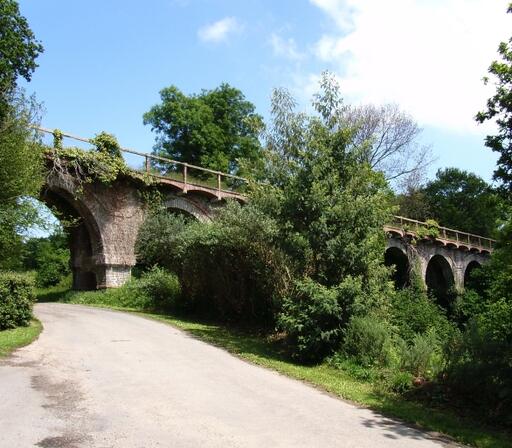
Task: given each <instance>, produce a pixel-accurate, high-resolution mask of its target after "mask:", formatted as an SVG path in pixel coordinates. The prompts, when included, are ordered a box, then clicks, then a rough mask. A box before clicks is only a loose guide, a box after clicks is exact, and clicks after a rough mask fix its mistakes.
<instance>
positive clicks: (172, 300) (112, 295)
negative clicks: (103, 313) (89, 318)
mask: <svg viewBox="0 0 512 448" xmlns="http://www.w3.org/2000/svg"><path fill="white" fill-rule="evenodd" d="M180 294H181V293H180V286H179V282H178V279H177V278H176V276H175V275H174V274H171V273H169V272H167V271H165V270H163V269H160V268H154V269H151V270H150V271H148V272H145V273H143V274H142V275H141V277H140V278H137V279H136V278H132V279H131V280H130V281H128V282H127V283H125V284H124V285H123V286H121V287H120V288H115V289H106V290H103V291H70V292H68V293H67V294H65V295H64V296H63V297H61V301H63V302H72V303H80V304H84V305H88V304H94V305H105V306H111V307H119V308H130V309H135V310H148V311H169V310H175V309H176V308H178V307H179V301H180Z"/></svg>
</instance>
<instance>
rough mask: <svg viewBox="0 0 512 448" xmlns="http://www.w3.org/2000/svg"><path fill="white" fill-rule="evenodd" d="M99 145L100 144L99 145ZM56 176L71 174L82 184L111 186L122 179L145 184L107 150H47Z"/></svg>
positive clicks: (140, 176) (122, 161)
mask: <svg viewBox="0 0 512 448" xmlns="http://www.w3.org/2000/svg"><path fill="white" fill-rule="evenodd" d="M98 145H99V144H98ZM46 153H47V155H48V156H50V157H51V159H52V163H53V169H54V172H55V173H56V174H62V175H65V174H67V173H70V174H72V175H73V177H74V178H75V179H76V180H77V181H78V182H80V183H82V184H84V183H92V182H94V181H99V182H102V183H104V184H107V185H108V184H111V183H112V182H114V181H115V180H116V179H118V178H120V177H128V178H133V179H136V180H139V181H142V182H144V181H145V180H146V179H145V177H144V176H143V175H142V174H140V173H137V172H136V171H133V170H131V169H130V168H129V167H128V166H127V165H126V163H125V162H124V160H123V158H122V157H118V156H116V155H112V154H110V152H108V151H107V150H106V149H105V150H98V151H84V150H82V149H80V148H61V149H58V148H46Z"/></svg>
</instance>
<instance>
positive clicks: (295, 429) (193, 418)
mask: <svg viewBox="0 0 512 448" xmlns="http://www.w3.org/2000/svg"><path fill="white" fill-rule="evenodd" d="M36 315H37V316H38V318H39V319H40V320H41V321H42V322H43V325H44V331H43V333H42V334H41V336H40V338H39V339H38V340H37V341H36V342H34V343H33V344H32V345H30V346H28V347H25V348H23V349H20V350H18V351H17V352H15V354H14V355H13V356H11V357H10V358H9V359H7V360H5V361H2V362H1V363H0V447H2V448H4V447H5V448H16V447H20V448H27V447H31V446H37V447H43V448H64V447H65V448H82V447H94V448H107V447H116V448H117V447H119V448H132V447H137V448H152V447H166V448H167V447H172V448H181V447H191V448H210V447H219V448H220V447H222V448H229V447H258V448H261V447H294V448H298V447H308V448H312V447H322V448H326V447H357V448H363V447H371V448H377V447H393V448H400V447H404V448H405V447H407V448H416V447H417V448H429V447H436V446H437V447H439V446H445V444H444V443H442V442H441V441H439V440H437V439H435V438H434V437H432V436H430V435H427V434H424V433H421V432H419V431H417V430H415V429H411V428H409V427H407V426H404V425H402V424H400V423H397V422H395V421H392V420H390V419H387V418H384V417H382V416H380V415H378V414H376V413H373V412H371V411H369V410H367V409H360V408H358V407H356V406H353V405H351V404H348V403H346V402H344V401H342V400H338V399H335V398H333V397H331V396H329V395H327V394H325V393H322V392H320V391H318V390H316V389H314V388H312V387H309V386H307V385H305V384H303V383H301V382H299V381H294V380H291V379H289V378H286V377H284V376H281V375H279V374H277V373H274V372H272V371H269V370H266V369H263V368H260V367H256V366H253V365H251V364H249V363H246V362H244V361H241V360H239V359H237V358H236V357H233V356H231V355H229V354H228V353H226V352H225V351H223V350H221V349H218V348H215V347H212V346H210V345H208V344H205V343H203V342H200V341H198V340H196V339H194V338H192V337H191V336H188V335H186V334H185V333H183V332H181V331H179V330H177V329H174V328H173V327H170V326H168V325H165V324H163V323H159V322H155V321H151V320H148V319H144V318H141V317H137V316H133V315H130V314H125V313H119V312H113V311H107V310H102V309H96V308H88V307H83V306H78V305H65V304H39V305H37V306H36Z"/></svg>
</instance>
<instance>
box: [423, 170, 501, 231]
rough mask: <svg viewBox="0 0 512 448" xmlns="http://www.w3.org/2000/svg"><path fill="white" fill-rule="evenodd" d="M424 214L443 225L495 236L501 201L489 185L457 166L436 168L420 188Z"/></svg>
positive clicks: (499, 217)
mask: <svg viewBox="0 0 512 448" xmlns="http://www.w3.org/2000/svg"><path fill="white" fill-rule="evenodd" d="M421 192H422V195H423V198H424V200H425V202H426V203H427V205H428V208H427V210H428V211H427V216H425V218H427V217H430V218H433V219H435V220H437V221H438V222H439V223H440V224H441V225H443V226H445V227H451V228H453V229H457V230H462V231H465V232H470V233H476V234H478V235H483V236H495V233H496V231H497V228H498V224H499V222H500V219H502V218H503V214H504V204H503V200H502V199H501V198H500V197H499V195H498V194H497V193H496V192H495V191H493V189H492V188H491V186H490V185H489V184H487V182H485V181H484V180H483V179H482V178H480V177H478V176H477V175H476V174H473V173H468V172H467V171H463V170H460V169H458V168H446V169H444V170H439V171H438V172H437V174H436V178H435V179H434V180H432V181H430V182H428V183H427V185H426V186H425V187H424V188H423V189H422V190H421Z"/></svg>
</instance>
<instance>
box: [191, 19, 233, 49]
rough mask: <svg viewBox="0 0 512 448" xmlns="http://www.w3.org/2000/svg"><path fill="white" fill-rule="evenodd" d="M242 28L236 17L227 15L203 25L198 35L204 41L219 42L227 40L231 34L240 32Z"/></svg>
mask: <svg viewBox="0 0 512 448" xmlns="http://www.w3.org/2000/svg"><path fill="white" fill-rule="evenodd" d="M242 28H243V27H242V25H241V24H240V23H239V22H238V20H237V19H236V18H235V17H225V18H223V19H221V20H218V21H217V22H213V23H210V24H208V25H205V26H203V27H201V28H200V29H199V30H198V32H197V35H198V36H199V39H201V40H202V41H203V42H213V43H219V42H223V41H225V40H227V37H228V35H229V34H234V33H237V32H240V31H241V30H242Z"/></svg>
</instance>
